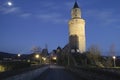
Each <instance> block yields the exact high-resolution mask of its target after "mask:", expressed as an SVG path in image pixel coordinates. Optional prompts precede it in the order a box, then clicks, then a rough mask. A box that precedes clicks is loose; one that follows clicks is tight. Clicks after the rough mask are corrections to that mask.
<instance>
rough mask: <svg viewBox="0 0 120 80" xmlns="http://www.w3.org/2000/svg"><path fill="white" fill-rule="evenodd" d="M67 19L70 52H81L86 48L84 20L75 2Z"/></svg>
mask: <svg viewBox="0 0 120 80" xmlns="http://www.w3.org/2000/svg"><path fill="white" fill-rule="evenodd" d="M71 16H72V18H71V20H70V21H69V45H70V50H71V52H80V53H83V52H85V50H86V40H85V20H84V19H82V17H81V10H80V8H79V6H78V4H77V2H75V4H74V7H73V9H72V11H71Z"/></svg>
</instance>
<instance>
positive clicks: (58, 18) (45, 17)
mask: <svg viewBox="0 0 120 80" xmlns="http://www.w3.org/2000/svg"><path fill="white" fill-rule="evenodd" d="M36 17H37V18H38V19H40V20H41V21H43V22H52V23H65V22H67V19H65V18H63V16H62V15H61V14H60V13H44V14H43V13H41V14H39V15H37V16H36Z"/></svg>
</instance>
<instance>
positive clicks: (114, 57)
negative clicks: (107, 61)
mask: <svg viewBox="0 0 120 80" xmlns="http://www.w3.org/2000/svg"><path fill="white" fill-rule="evenodd" d="M112 58H113V65H114V67H116V63H115V59H116V56H113V57H112Z"/></svg>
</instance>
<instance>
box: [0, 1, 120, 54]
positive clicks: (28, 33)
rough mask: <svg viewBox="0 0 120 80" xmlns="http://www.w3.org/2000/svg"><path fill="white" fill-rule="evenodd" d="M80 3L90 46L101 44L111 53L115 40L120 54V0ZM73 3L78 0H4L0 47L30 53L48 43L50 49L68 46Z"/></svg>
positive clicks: (0, 23) (0, 4) (116, 48)
mask: <svg viewBox="0 0 120 80" xmlns="http://www.w3.org/2000/svg"><path fill="white" fill-rule="evenodd" d="M8 1H11V2H12V3H13V5H12V6H8V5H7V2H8ZM78 4H79V6H80V8H81V11H82V18H83V19H85V20H86V43H87V44H86V46H87V48H89V47H90V46H91V45H93V44H95V45H98V46H99V47H100V48H101V50H102V51H103V52H104V54H105V55H107V53H106V52H108V51H109V48H110V46H111V45H113V44H114V46H115V51H116V54H117V55H120V9H119V7H120V5H119V4H120V1H119V0H78ZM73 5H74V0H0V51H3V52H10V53H19V52H21V53H30V50H31V48H32V47H34V46H40V47H41V48H44V47H45V45H46V44H47V45H48V49H49V51H51V50H53V49H56V48H57V47H58V46H61V47H64V46H65V45H66V44H67V43H68V21H69V20H70V18H71V9H72V7H73Z"/></svg>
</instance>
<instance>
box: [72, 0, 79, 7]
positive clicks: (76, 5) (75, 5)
mask: <svg viewBox="0 0 120 80" xmlns="http://www.w3.org/2000/svg"><path fill="white" fill-rule="evenodd" d="M73 8H79V6H78V4H77V0H75V4H74V7H73Z"/></svg>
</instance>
